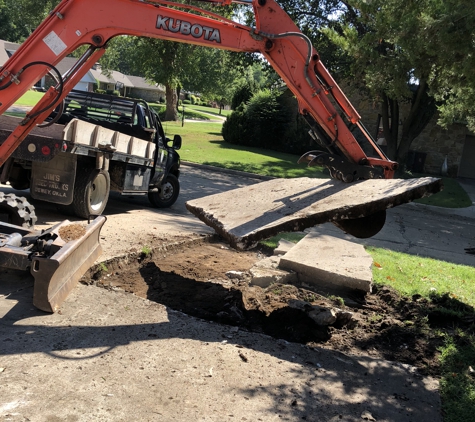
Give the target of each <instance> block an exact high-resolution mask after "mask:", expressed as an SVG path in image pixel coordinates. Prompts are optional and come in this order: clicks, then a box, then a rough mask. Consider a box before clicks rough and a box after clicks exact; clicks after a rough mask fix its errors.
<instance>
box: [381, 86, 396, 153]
mask: <svg viewBox="0 0 475 422" xmlns="http://www.w3.org/2000/svg"><path fill="white" fill-rule="evenodd" d="M382 96H383V100H382V102H381V120H382V123H383V136H384V139H386V144H387V156H388V158H389V159H391V160H394V159H395V158H396V156H397V144H398V138H399V123H398V122H399V103H398V101H397V100H393V99H391V98H389V97H388V96H387V95H386V94H384V93H383V94H382Z"/></svg>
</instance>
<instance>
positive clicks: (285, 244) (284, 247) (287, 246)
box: [274, 239, 295, 255]
mask: <svg viewBox="0 0 475 422" xmlns="http://www.w3.org/2000/svg"><path fill="white" fill-rule="evenodd" d="M294 246H295V243H293V242H290V241H289V240H285V239H280V240H279V242H278V243H277V247H276V248H275V249H274V255H285V254H286V253H287V252H288V251H290V250H291V249H292V248H293V247H294Z"/></svg>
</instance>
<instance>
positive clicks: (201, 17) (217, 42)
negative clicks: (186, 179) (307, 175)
mask: <svg viewBox="0 0 475 422" xmlns="http://www.w3.org/2000/svg"><path fill="white" fill-rule="evenodd" d="M232 2H233V1H232V0H208V3H214V4H217V5H223V6H225V5H229V4H231V3H232ZM236 3H244V4H248V5H250V6H252V8H253V10H254V15H255V22H256V27H255V28H251V27H248V26H246V25H242V24H240V23H238V22H234V21H231V20H229V19H226V18H224V17H222V16H220V15H217V14H215V13H212V12H210V11H207V10H203V9H200V8H197V7H194V6H191V5H185V4H181V3H173V2H169V1H164V0H146V1H142V0H63V1H62V2H61V3H60V4H59V5H58V6H57V7H56V8H55V9H54V10H53V12H51V14H50V15H49V17H48V18H47V19H46V20H45V21H44V22H43V23H42V24H41V25H40V26H39V27H38V28H37V29H36V30H35V32H33V34H32V35H31V36H30V37H29V38H28V39H27V40H26V41H25V42H24V43H23V44H22V46H21V47H20V48H19V49H18V50H17V52H16V53H15V54H14V55H13V56H12V57H11V58H10V59H9V60H8V61H7V62H6V63H5V65H4V66H3V67H2V69H1V72H0V103H1V104H0V114H2V113H3V112H4V111H5V110H6V109H7V108H8V107H10V106H11V105H12V104H13V103H14V102H15V101H16V100H17V99H18V98H19V97H20V96H21V95H23V94H24V93H25V92H26V91H27V90H28V89H30V87H31V86H33V84H34V83H35V82H36V81H37V80H39V79H40V78H42V77H43V76H44V75H45V74H47V73H48V72H49V73H53V76H54V77H55V78H56V79H57V81H58V83H57V85H56V86H55V87H52V88H50V90H49V91H48V92H47V93H46V94H45V95H44V96H43V98H42V100H41V101H40V102H38V104H37V105H36V106H35V107H34V109H33V110H32V111H31V112H30V113H29V114H28V115H27V116H26V118H25V119H24V120H23V121H22V123H21V124H20V125H19V126H18V127H17V128H16V129H15V130H14V131H13V132H12V134H11V135H10V136H9V137H8V138H7V139H6V140H5V142H3V144H2V145H0V166H1V165H2V164H4V163H5V161H6V160H7V159H8V157H9V156H10V155H11V154H12V152H13V151H14V150H15V149H16V148H17V147H18V145H19V144H20V143H21V142H22V141H23V140H24V139H25V137H26V136H27V135H28V133H29V132H30V131H31V130H32V129H33V128H34V127H35V126H36V125H37V124H39V123H41V122H43V121H44V119H45V118H46V117H47V116H48V115H49V114H50V112H51V110H52V109H53V108H54V107H55V106H56V105H57V104H58V103H59V102H60V101H61V100H62V99H63V98H64V97H65V96H66V95H67V93H68V92H69V91H71V89H73V87H74V86H75V85H76V84H77V83H78V82H79V80H80V79H81V78H82V77H83V76H84V74H85V73H86V72H87V71H88V70H89V69H90V68H91V67H92V65H93V64H94V63H95V62H97V60H98V59H99V58H100V57H101V56H102V54H103V53H104V51H105V48H106V47H107V42H108V41H109V40H110V39H111V38H113V37H115V36H118V35H135V36H143V37H151V38H158V39H163V40H170V41H177V42H183V43H189V44H196V45H201V46H207V47H213V48H220V49H225V50H231V51H240V52H258V53H261V54H262V55H263V56H264V57H265V58H266V59H267V60H268V61H269V63H270V64H271V65H272V67H273V68H274V69H275V70H276V71H277V73H278V74H279V75H280V76H281V78H282V79H283V80H284V81H285V83H286V84H287V86H288V88H289V89H290V90H291V91H292V92H293V93H294V95H295V96H296V98H297V101H298V104H299V111H300V113H302V114H303V115H304V116H305V118H306V120H307V121H308V122H309V124H310V126H311V135H312V137H313V138H314V139H315V140H316V141H317V142H318V143H319V144H320V145H321V146H323V147H325V148H326V149H327V150H328V153H321V151H312V152H309V153H307V154H305V155H304V156H303V157H302V158H301V161H308V162H310V165H317V164H318V165H324V166H327V167H328V168H329V169H330V172H331V174H332V176H333V177H336V178H339V179H341V180H344V181H347V182H349V181H352V180H356V179H370V178H382V177H384V178H392V177H393V174H394V170H395V169H396V167H397V163H395V162H393V161H390V160H389V159H388V158H387V157H386V156H385V154H384V153H383V152H382V151H381V150H380V149H379V147H378V146H377V145H376V143H375V142H374V140H373V139H372V138H371V136H370V135H369V134H368V132H367V131H366V129H365V128H364V127H363V125H362V124H361V122H360V116H359V115H358V113H357V112H356V110H355V109H354V108H353V106H352V105H351V104H350V102H349V101H348V99H347V98H346V96H345V95H344V93H343V92H342V90H341V89H340V88H339V86H338V85H337V83H336V82H335V81H334V79H333V78H332V77H331V75H330V74H329V73H328V71H327V69H326V68H325V66H324V65H323V64H322V62H321V61H320V58H319V55H318V52H317V51H316V50H315V49H314V47H313V46H312V44H311V42H310V40H309V39H308V38H307V37H306V36H305V35H304V34H303V33H302V32H301V31H300V30H299V29H298V27H297V26H296V25H295V24H294V22H293V21H292V20H291V19H290V17H289V16H288V15H287V14H286V13H285V12H284V10H283V9H282V8H281V7H280V6H279V5H278V4H277V3H276V2H275V1H274V0H239V1H236ZM82 45H88V46H89V49H88V50H87V51H86V53H85V54H84V55H83V56H82V57H81V58H80V59H79V60H78V62H77V63H76V65H75V66H74V67H73V68H71V69H70V70H69V72H68V73H67V74H65V75H60V74H59V72H58V71H57V70H56V68H55V66H56V65H57V64H58V63H59V62H60V61H61V60H62V59H63V58H64V57H66V56H67V55H68V54H70V53H72V52H73V51H74V50H76V49H77V48H78V47H79V46H82ZM354 128H359V133H360V137H359V139H358V140H357V139H356V137H355V136H354V135H353V132H352V131H353V130H354ZM361 134H362V137H363V140H361ZM363 143H365V144H366V145H367V146H368V145H369V149H370V150H371V154H368V155H367V154H366V153H365V151H364V149H363V147H362V144H363ZM365 149H366V150H368V148H367V147H366V148H365Z"/></svg>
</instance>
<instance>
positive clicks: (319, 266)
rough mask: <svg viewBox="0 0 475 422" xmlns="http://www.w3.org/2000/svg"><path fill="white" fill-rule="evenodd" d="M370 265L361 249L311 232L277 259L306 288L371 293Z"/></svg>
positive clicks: (340, 240) (282, 267)
mask: <svg viewBox="0 0 475 422" xmlns="http://www.w3.org/2000/svg"><path fill="white" fill-rule="evenodd" d="M372 264H373V259H372V258H371V256H370V255H369V254H368V253H367V252H366V251H365V249H364V247H363V246H362V245H358V244H356V243H353V242H349V241H347V240H343V239H337V238H335V237H332V236H327V235H320V234H319V233H318V232H312V233H310V234H308V235H307V236H305V237H304V238H303V239H302V240H301V241H300V242H299V243H297V245H295V246H294V247H293V248H292V249H291V250H290V251H289V252H287V253H286V254H285V255H284V256H282V257H281V258H280V264H279V267H280V268H281V269H283V270H287V271H295V272H296V273H297V274H298V276H299V280H300V281H302V282H305V283H308V284H313V285H316V286H318V285H319V283H325V284H327V285H332V286H335V287H343V288H350V289H358V290H362V291H365V292H371V287H372V283H373V274H372V269H371V266H372Z"/></svg>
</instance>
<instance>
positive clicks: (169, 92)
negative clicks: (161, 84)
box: [163, 85, 178, 121]
mask: <svg viewBox="0 0 475 422" xmlns="http://www.w3.org/2000/svg"><path fill="white" fill-rule="evenodd" d="M165 98H166V104H167V108H166V111H165V118H164V119H163V120H164V121H175V120H178V111H177V104H178V97H177V94H176V89H175V88H173V87H171V86H170V85H165Z"/></svg>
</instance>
